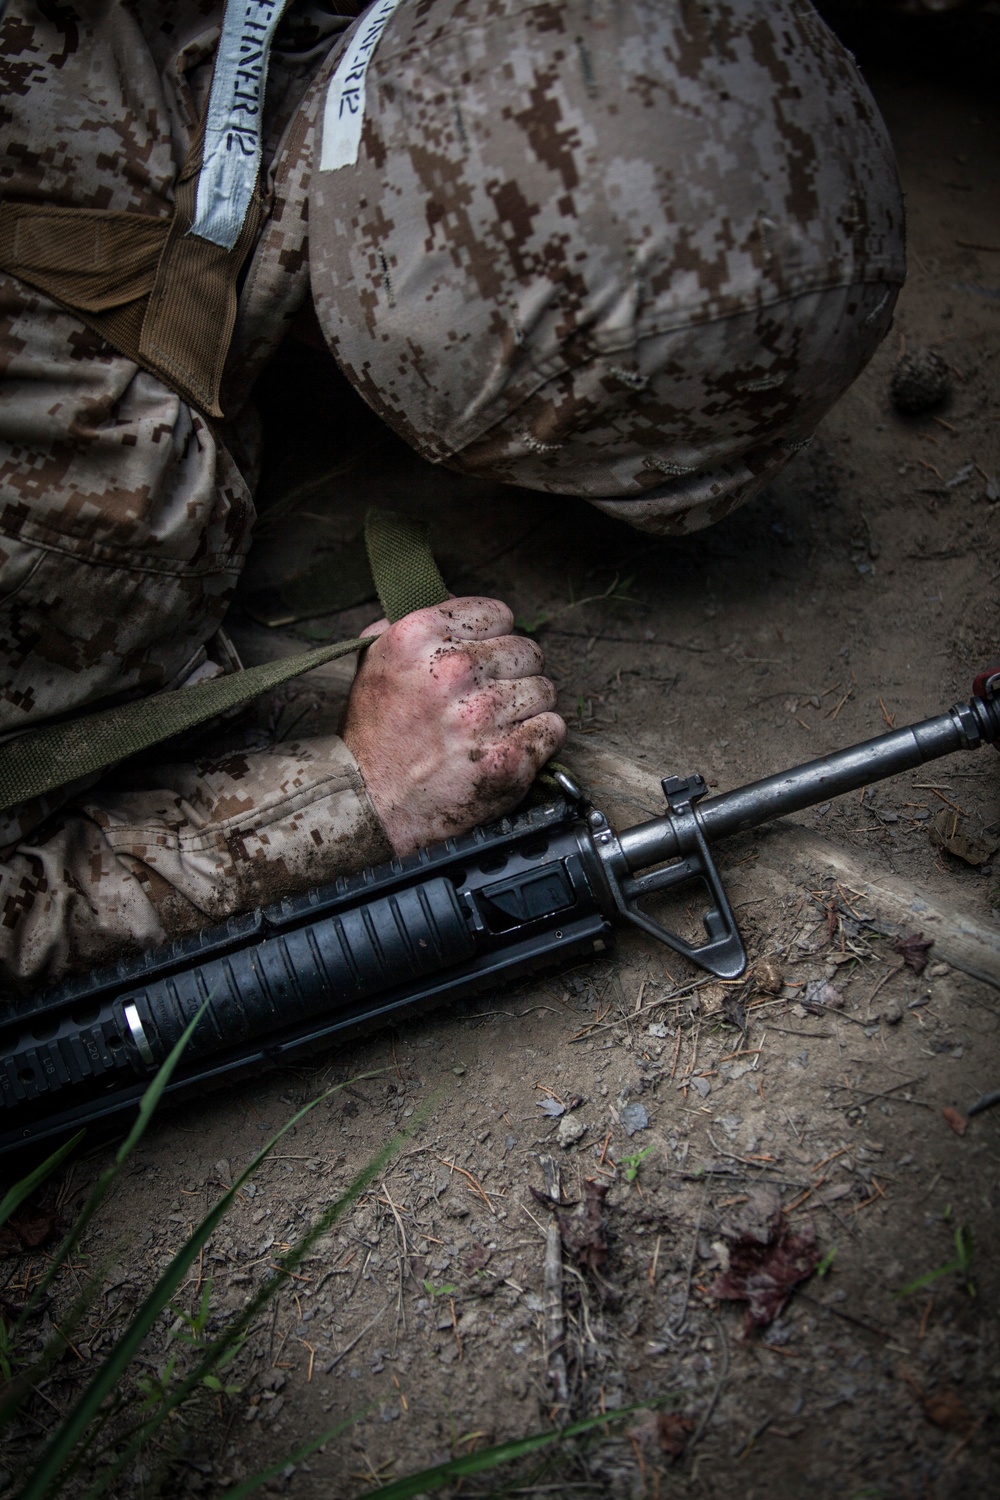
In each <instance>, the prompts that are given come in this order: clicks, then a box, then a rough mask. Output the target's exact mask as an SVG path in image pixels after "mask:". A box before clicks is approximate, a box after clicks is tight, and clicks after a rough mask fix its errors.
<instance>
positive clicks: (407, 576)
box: [0, 510, 448, 809]
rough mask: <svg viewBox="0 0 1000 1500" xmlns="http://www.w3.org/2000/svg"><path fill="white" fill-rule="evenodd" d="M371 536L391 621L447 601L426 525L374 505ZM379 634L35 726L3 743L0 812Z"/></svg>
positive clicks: (374, 569)
mask: <svg viewBox="0 0 1000 1500" xmlns="http://www.w3.org/2000/svg"><path fill="white" fill-rule="evenodd" d="M365 539H366V542H367V545H368V556H369V559H370V562H371V569H372V575H373V577H374V579H375V584H376V587H377V588H378V591H379V598H380V599H381V600H382V607H383V609H385V611H386V613H387V615H388V617H389V618H390V619H393V620H395V619H399V618H401V617H402V615H404V614H408V613H409V612H410V610H411V609H423V608H425V607H426V606H427V605H431V604H440V603H443V602H444V600H445V599H447V597H448V591H447V589H446V588H445V586H444V583H443V581H442V579H441V575H440V573H439V572H438V570H437V566H436V565H435V562H434V559H433V557H432V556H431V553H430V548H429V547H428V545H427V536H426V528H425V527H424V526H423V525H422V523H421V522H419V521H415V520H412V519H411V518H410V517H408V516H399V515H394V514H393V513H392V512H390V511H379V510H372V511H369V513H368V516H367V518H366V522H365ZM372 639H374V637H371V636H364V637H360V638H358V639H356V640H351V641H340V642H338V644H337V645H335V646H318V647H316V648H315V649H314V650H312V651H304V652H302V653H301V654H300V655H296V656H288V657H284V658H282V659H281V660H279V661H270V662H264V663H262V665H260V666H258V667H251V668H249V669H248V670H247V671H245V672H233V673H231V674H230V675H229V676H227V677H217V678H215V679H214V680H213V681H211V682H202V683H198V684H196V685H195V686H194V687H189V688H178V689H176V690H174V691H173V692H167V693H153V694H152V695H151V696H149V697H147V698H140V699H138V700H137V701H135V702H133V703H126V704H123V705H122V706H121V707H120V708H112V709H102V710H99V711H98V712H97V713H92V714H86V715H84V716H83V717H82V718H77V719H69V720H66V721H65V722H63V723H59V724H48V725H44V726H43V727H42V728H40V729H29V730H27V731H26V732H25V733H24V734H21V735H18V736H17V737H16V738H14V739H10V740H6V741H5V742H4V743H3V744H0V809H7V808H9V807H15V806H17V805H18V803H21V802H27V801H28V799H29V798H31V797H37V796H39V795H40V794H41V793H42V792H49V791H52V790H53V789H54V788H55V787H60V786H67V785H69V783H70V782H73V781H77V780H78V779H80V778H81V777H84V776H91V775H93V774H94V773H95V772H97V771H103V770H106V769H107V768H108V767H109V766H112V765H115V764H117V762H118V761H121V760H125V759H126V758H127V757H128V756H130V755H137V754H138V753H139V752H140V751H142V750H148V749H150V747H151V746H153V745H156V744H158V743H159V742H160V741H161V740H165V739H171V738H172V737H173V736H174V735H177V734H182V733H184V732H185V731H187V730H189V729H194V728H195V727H196V726H197V725H199V724H204V723H205V722H206V721H207V720H208V719H213V718H215V717H216V715H218V714H220V713H225V712H227V711H228V710H229V709H232V708H238V707H239V706H240V705H241V704H244V703H248V702H249V701H250V699H251V698H255V697H257V696H258V694H260V693H265V692H268V691H269V690H270V689H271V688H275V687H277V686H279V684H281V683H282V682H287V681H288V680H289V679H290V678H292V677H297V676H299V674H300V673H302V672H310V671H312V669H313V668H314V667H319V666H322V665H323V664H324V663H325V662H329V661H335V660H336V658H337V657H339V656H347V655H348V654H349V653H350V652H352V651H358V650H360V649H361V647H362V646H367V645H368V644H369V643H370V641H371V640H372Z"/></svg>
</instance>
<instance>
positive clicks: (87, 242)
mask: <svg viewBox="0 0 1000 1500" xmlns="http://www.w3.org/2000/svg"><path fill="white" fill-rule="evenodd" d="M204 142H205V122H204V120H203V121H202V123H201V127H200V129H199V131H198V134H197V135H196V137H195V139H194V141H193V142H192V144H191V149H190V150H189V152H188V155H187V160H186V161H185V162H184V165H183V166H182V168H181V170H180V174H179V175H178V178H177V181H176V183H175V184H174V205H173V213H172V215H171V214H168V213H164V214H163V215H154V214H141V213H122V212H118V211H115V210H110V209H107V210H106V209H95V208H75V207H59V206H58V205H52V204H40V203H22V202H17V201H10V200H6V201H4V202H3V203H0V271H8V272H9V273H10V274H11V275H12V276H17V277H18V278H19V279H20V280H21V281H24V282H27V284H28V285H29V286H33V287H36V288H37V289H38V290H39V291H40V292H44V293H45V294H46V296H49V297H52V298H53V299H54V301H56V302H59V303H61V304H62V305H63V306H64V307H66V308H68V309H69V311H70V312H73V313H75V314H76V316H77V317H78V318H79V319H80V321H81V322H82V323H86V324H87V326H88V328H93V329H94V331H95V332H96V333H99V334H100V335H101V337H102V338H105V339H107V341H108V343H109V344H111V345H113V346H114V348H116V349H117V350H118V351H119V353H121V354H124V355H125V356H126V358H127V359H131V360H134V361H135V363H136V364H137V365H141V366H142V368H143V369H144V370H149V371H150V372H151V373H152V374H154V375H158V376H160V378H161V379H162V380H164V381H165V382H166V384H167V385H169V386H170V388H171V389H172V390H175V391H176V392H177V394H178V395H179V396H182V397H183V398H184V400H185V401H187V402H189V403H190V404H191V405H192V406H197V407H199V408H200V409H201V410H202V411H204V412H206V413H207V414H208V415H209V416H210V417H221V416H223V411H222V409H221V407H220V405H219V389H220V386H221V383H222V372H223V369H224V367H225V363H226V358H227V356H228V354H229V345H230V341H231V340H232V336H233V327H234V325H235V323H236V304H237V288H238V285H239V277H240V272H241V270H242V268H243V262H244V261H245V260H246V258H247V256H248V254H249V253H250V251H251V250H252V248H253V246H254V245H255V244H256V242H257V237H258V235H259V233H260V227H261V220H262V218H263V208H262V203H261V196H260V180H259V176H258V181H257V183H256V185H255V186H254V190H253V195H252V197H251V199H250V203H249V205H248V207H247V212H246V217H245V218H244V221H243V229H242V232H241V234H240V237H239V239H238V240H237V241H236V244H235V245H234V246H233V248H232V249H231V250H227V249H226V248H225V247H224V246H222V245H214V244H212V243H211V242H210V241H209V240H204V239H201V238H200V237H199V236H197V235H194V234H191V233H190V232H189V231H190V229H191V225H192V224H193V223H194V218H195V209H196V200H197V195H198V174H199V172H200V171H201V164H202V154H203V151H204ZM261 171H263V167H262V168H261Z"/></svg>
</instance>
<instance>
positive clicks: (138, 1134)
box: [14, 996, 211, 1334]
mask: <svg viewBox="0 0 1000 1500" xmlns="http://www.w3.org/2000/svg"><path fill="white" fill-rule="evenodd" d="M208 999H211V996H209V997H208ZM208 999H206V1000H205V1002H204V1004H203V1005H202V1006H201V1008H200V1009H199V1011H198V1013H197V1015H196V1016H194V1018H193V1019H192V1021H191V1022H190V1024H189V1025H188V1026H186V1027H185V1029H184V1032H183V1033H182V1035H181V1037H180V1038H179V1040H178V1042H177V1044H176V1046H175V1047H174V1048H173V1050H172V1052H171V1053H170V1055H169V1057H167V1059H166V1060H165V1061H164V1062H163V1063H162V1064H161V1065H160V1067H159V1069H158V1070H157V1073H156V1077H155V1078H154V1079H153V1081H152V1083H151V1084H150V1085H149V1088H148V1089H147V1090H146V1092H145V1093H144V1094H143V1096H142V1102H141V1103H140V1105H139V1113H138V1116H137V1118H136V1120H135V1123H134V1124H133V1126H132V1129H131V1130H130V1131H129V1133H128V1135H127V1136H126V1137H125V1140H124V1141H123V1142H122V1144H121V1145H120V1146H119V1148H118V1150H117V1151H116V1153H115V1159H114V1162H113V1163H112V1165H111V1166H110V1167H108V1168H107V1170H106V1171H104V1172H102V1173H101V1175H100V1177H99V1178H98V1179H97V1181H96V1183H95V1184H94V1186H93V1188H92V1189H91V1192H90V1196H89V1197H88V1199H87V1201H86V1203H85V1204H84V1205H83V1208H82V1209H81V1210H80V1212H79V1214H78V1215H77V1217H76V1220H75V1222H74V1224H73V1227H72V1228H71V1229H70V1232H69V1234H68V1235H67V1236H66V1238H65V1239H64V1240H63V1242H62V1244H61V1245H60V1246H59V1249H58V1250H57V1251H56V1253H55V1255H54V1256H53V1258H52V1264H51V1265H50V1266H49V1269H48V1270H47V1271H46V1273H45V1275H44V1276H43V1277H42V1279H41V1281H40V1282H39V1284H38V1286H36V1287H35V1290H34V1291H33V1292H32V1294H31V1296H30V1297H29V1298H28V1300H27V1302H26V1303H25V1305H24V1308H23V1309H22V1311H21V1313H20V1315H19V1317H18V1319H17V1322H16V1323H15V1324H14V1332H15V1334H16V1333H19V1332H20V1330H21V1329H22V1328H23V1327H24V1324H25V1322H26V1320H27V1319H28V1318H29V1317H30V1316H31V1314H32V1313H33V1312H34V1310H35V1308H36V1307H37V1306H38V1304H39V1302H41V1300H42V1298H43V1297H44V1296H45V1293H46V1292H47V1291H48V1289H49V1287H50V1286H51V1285H52V1282H53V1281H54V1280H55V1278H56V1276H58V1274H59V1272H60V1270H61V1269H62V1267H63V1265H64V1263H65V1261H66V1259H67V1258H68V1256H69V1255H70V1254H71V1252H72V1251H73V1250H74V1249H75V1248H76V1246H77V1245H78V1244H79V1242H80V1239H81V1237H82V1236H83V1234H84V1231H85V1230H86V1228H87V1225H88V1224H89V1223H90V1221H91V1219H92V1218H93V1217H94V1215H95V1213H96V1212H97V1210H98V1208H99V1207H100V1206H101V1204H102V1203H103V1201H104V1199H105V1197H106V1196H107V1193H108V1190H109V1188H110V1187H111V1185H112V1184H113V1183H114V1181H115V1179H116V1178H117V1176H118V1173H119V1172H120V1171H121V1169H122V1167H123V1166H124V1165H125V1163H126V1162H127V1161H128V1159H129V1157H130V1156H131V1155H132V1152H133V1151H134V1150H135V1148H136V1146H137V1145H138V1144H139V1142H140V1140H141V1139H142V1137H143V1135H144V1134H145V1133H146V1127H147V1126H148V1124H149V1121H150V1119H151V1117H152V1114H153V1110H154V1109H155V1108H156V1106H157V1104H159V1102H160V1099H161V1098H162V1097H163V1090H164V1089H165V1088H166V1086H167V1084H168V1083H169V1082H170V1080H171V1078H172V1077H173V1074H174V1070H175V1069H176V1067H177V1064H178V1063H179V1062H180V1060H181V1055H182V1053H183V1051H184V1049H185V1047H186V1046H187V1044H188V1042H189V1041H190V1040H191V1035H192V1033H193V1031H194V1029H195V1027H196V1026H197V1024H198V1022H199V1021H200V1020H201V1018H202V1016H203V1015H204V1013H205V1008H206V1006H207V1005H208Z"/></svg>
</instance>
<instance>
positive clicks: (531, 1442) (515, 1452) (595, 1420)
mask: <svg viewBox="0 0 1000 1500" xmlns="http://www.w3.org/2000/svg"><path fill="white" fill-rule="evenodd" d="M642 1410H644V1408H643V1407H639V1406H629V1407H625V1408H624V1409H623V1410H621V1411H609V1412H607V1413H605V1414H603V1415H601V1416H599V1417H585V1418H584V1419H583V1421H581V1422H571V1423H570V1425H569V1426H568V1427H562V1428H560V1429H558V1430H557V1431H555V1432H536V1433H533V1434H532V1436H531V1437H526V1438H516V1439H514V1441H512V1442H509V1443H498V1444H497V1445H496V1447H494V1448H484V1449H483V1451H482V1452H481V1453H469V1454H467V1455H466V1456H465V1457H464V1458H453V1459H451V1460H450V1461H449V1462H448V1463H446V1464H438V1465H437V1466H436V1467H435V1468H433V1469H424V1470H422V1472H421V1473H419V1474H407V1475H405V1476H404V1478H402V1479H396V1480H394V1481H393V1483H392V1484H386V1485H383V1486H382V1488H381V1489H380V1490H378V1492H377V1493H378V1494H380V1495H381V1496H382V1500H414V1497H415V1496H417V1495H426V1494H429V1493H430V1492H431V1491H432V1490H439V1489H441V1487H442V1485H445V1484H449V1483H450V1482H451V1481H452V1480H453V1479H465V1478H467V1477H468V1476H469V1475H470V1474H482V1473H483V1472H484V1471H485V1470H487V1469H497V1468H499V1467H500V1465H501V1464H509V1463H512V1462H513V1461H514V1459H516V1458H524V1457H525V1455H526V1454H528V1453H537V1451H538V1450H539V1449H540V1448H550V1447H551V1446H552V1445H553V1444H554V1443H561V1442H563V1441H564V1440H565V1439H566V1438H572V1437H578V1436H579V1435H580V1434H581V1433H584V1432H592V1431H593V1430H594V1428H595V1427H604V1426H606V1425H607V1424H608V1423H609V1422H617V1421H620V1420H621V1418H622V1417H627V1416H631V1415H632V1414H633V1413H634V1412H637V1411H642ZM365 1493H366V1494H368V1493H370V1491H367V1490H366V1491H365ZM225 1500H230V1497H229V1496H228V1495H227V1496H225Z"/></svg>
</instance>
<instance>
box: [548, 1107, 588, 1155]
mask: <svg viewBox="0 0 1000 1500" xmlns="http://www.w3.org/2000/svg"><path fill="white" fill-rule="evenodd" d="M586 1133H587V1127H586V1125H585V1124H584V1123H583V1121H582V1120H579V1119H577V1117H576V1115H563V1117H562V1119H561V1120H560V1121H559V1129H558V1130H557V1131H556V1141H557V1143H558V1144H559V1145H560V1146H562V1148H563V1150H566V1148H567V1147H569V1146H572V1145H574V1144H575V1143H576V1142H577V1141H578V1140H580V1139H581V1137H582V1136H584V1135H586Z"/></svg>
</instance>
